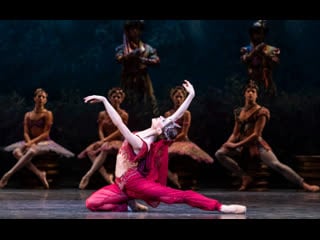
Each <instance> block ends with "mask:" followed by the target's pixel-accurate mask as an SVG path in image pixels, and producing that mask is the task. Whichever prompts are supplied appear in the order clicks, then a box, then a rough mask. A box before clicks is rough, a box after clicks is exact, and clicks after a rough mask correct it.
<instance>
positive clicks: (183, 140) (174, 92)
mask: <svg viewBox="0 0 320 240" xmlns="http://www.w3.org/2000/svg"><path fill="white" fill-rule="evenodd" d="M187 95H188V92H187V91H186V90H185V89H184V88H183V87H182V86H176V87H175V88H172V89H171V90H170V98H171V101H172V103H173V108H172V109H170V110H169V111H167V112H165V114H164V116H165V117H166V118H167V117H169V116H171V115H172V114H174V113H175V112H176V111H177V109H178V108H179V107H180V106H181V104H182V103H183V102H184V100H185V99H186V97H187ZM190 125H191V112H190V111H189V110H186V111H185V112H184V113H183V115H182V117H181V118H179V119H178V120H177V121H176V122H175V130H176V131H177V136H176V137H175V138H174V139H173V143H172V144H171V145H170V146H169V159H170V158H172V157H173V156H175V155H180V156H183V155H184V156H188V157H190V158H192V159H194V160H195V161H197V162H205V163H213V161H214V160H213V158H212V157H211V156H210V155H209V154H208V153H206V152H205V151H204V150H202V149H201V148H200V147H199V146H198V145H196V144H195V143H194V142H192V141H190V139H189V136H188V133H189V128H190ZM168 178H169V179H170V180H171V181H172V183H174V184H175V185H176V186H177V187H178V188H181V184H180V182H179V176H178V174H177V173H176V172H173V171H172V170H169V171H168Z"/></svg>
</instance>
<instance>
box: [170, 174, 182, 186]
mask: <svg viewBox="0 0 320 240" xmlns="http://www.w3.org/2000/svg"><path fill="white" fill-rule="evenodd" d="M170 180H171V181H172V183H173V184H174V185H176V186H177V188H181V184H180V182H179V176H178V174H176V173H173V174H172V176H171V177H170Z"/></svg>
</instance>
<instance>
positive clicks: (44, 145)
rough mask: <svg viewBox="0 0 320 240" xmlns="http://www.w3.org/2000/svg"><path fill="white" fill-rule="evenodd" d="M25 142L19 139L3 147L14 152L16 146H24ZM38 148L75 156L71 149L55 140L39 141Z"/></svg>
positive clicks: (65, 155) (68, 156) (61, 154)
mask: <svg viewBox="0 0 320 240" xmlns="http://www.w3.org/2000/svg"><path fill="white" fill-rule="evenodd" d="M24 144H25V141H19V142H15V143H12V144H10V145H8V146H6V147H4V148H3V150H4V151H6V152H12V151H13V150H14V149H16V148H23V147H24ZM36 146H37V149H38V150H39V151H41V152H42V151H46V152H54V153H56V154H58V155H60V156H63V157H67V158H70V157H74V153H73V152H71V151H69V150H68V149H66V148H64V147H62V146H61V145H59V144H58V143H56V142H54V141H53V140H46V141H41V142H39V143H37V145H36Z"/></svg>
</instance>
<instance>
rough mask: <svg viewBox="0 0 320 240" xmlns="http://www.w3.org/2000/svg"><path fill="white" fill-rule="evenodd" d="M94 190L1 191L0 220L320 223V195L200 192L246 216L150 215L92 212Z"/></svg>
mask: <svg viewBox="0 0 320 240" xmlns="http://www.w3.org/2000/svg"><path fill="white" fill-rule="evenodd" d="M93 191H94V190H78V189H50V190H43V189H10V188H4V189H0V218H1V219H319V218H320V193H309V192H304V191H301V190H292V189H289V190H288V189H283V190H279V189H277V190H268V191H263V192H256V191H246V192H238V191H232V190H229V189H228V190H225V189H202V190H198V192H200V193H202V194H204V195H206V196H209V197H213V198H216V199H218V200H220V201H221V202H222V203H225V204H235V203H237V204H244V205H246V206H247V213H246V214H221V213H218V212H208V211H204V210H200V209H196V208H192V207H190V206H188V205H185V204H173V205H167V204H163V203H161V204H160V205H159V206H158V207H157V208H151V207H150V208H149V211H148V212H91V211H89V210H88V209H87V208H86V207H85V199H86V198H87V197H88V196H89V195H90V194H91V193H92V192H93Z"/></svg>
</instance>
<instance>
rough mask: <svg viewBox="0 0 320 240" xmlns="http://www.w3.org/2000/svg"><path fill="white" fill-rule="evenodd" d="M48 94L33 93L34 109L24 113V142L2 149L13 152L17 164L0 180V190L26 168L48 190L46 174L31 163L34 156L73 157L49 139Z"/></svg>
mask: <svg viewBox="0 0 320 240" xmlns="http://www.w3.org/2000/svg"><path fill="white" fill-rule="evenodd" d="M47 97H48V94H47V93H46V91H45V90H43V89H42V88H37V89H36V90H35V92H34V98H33V100H34V103H35V105H34V109H33V110H32V111H30V112H27V113H25V115H24V121H23V128H24V134H23V135H24V141H19V142H16V143H13V144H11V145H9V146H6V147H5V148H4V150H5V151H8V152H11V151H13V155H14V157H15V158H16V159H17V160H18V161H17V163H16V164H15V165H14V166H13V167H12V168H11V169H10V170H9V171H7V172H6V173H5V174H4V175H3V177H2V178H1V180H0V188H3V187H4V186H6V185H7V183H8V181H9V179H10V177H11V176H12V175H13V174H14V173H15V172H17V171H18V170H20V169H21V168H22V167H24V166H26V167H27V168H28V169H29V170H31V171H32V172H33V173H34V174H36V175H37V176H38V177H39V179H40V180H41V182H42V183H43V185H44V186H45V188H49V183H48V181H47V178H46V172H45V171H40V170H39V169H38V168H37V167H36V166H35V165H34V164H33V163H32V162H31V160H32V158H33V157H35V156H36V155H40V154H44V153H48V152H55V153H57V154H58V155H60V156H63V157H68V158H69V157H73V156H74V154H73V153H72V152H70V151H69V150H67V149H65V148H64V147H62V146H61V145H59V144H57V143H56V142H54V141H53V140H51V139H50V130H51V126H52V123H53V115H52V112H51V111H49V110H47V109H46V108H45V105H46V103H47Z"/></svg>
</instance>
